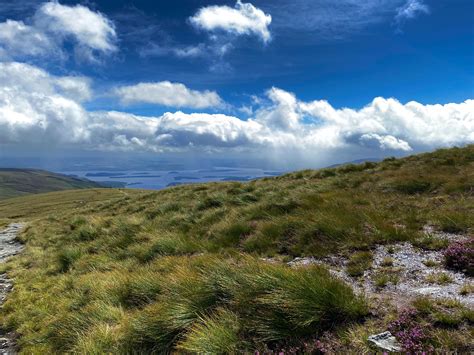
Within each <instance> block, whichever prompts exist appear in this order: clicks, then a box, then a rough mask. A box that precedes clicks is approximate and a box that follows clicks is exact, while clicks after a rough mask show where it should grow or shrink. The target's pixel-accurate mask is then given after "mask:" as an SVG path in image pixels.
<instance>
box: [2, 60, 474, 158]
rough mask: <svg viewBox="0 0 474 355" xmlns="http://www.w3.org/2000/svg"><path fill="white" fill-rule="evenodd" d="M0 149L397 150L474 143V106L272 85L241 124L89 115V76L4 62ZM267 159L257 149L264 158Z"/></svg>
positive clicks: (201, 117)
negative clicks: (304, 96)
mask: <svg viewBox="0 0 474 355" xmlns="http://www.w3.org/2000/svg"><path fill="white" fill-rule="evenodd" d="M0 81H1V82H2V86H1V87H0V146H2V149H6V147H7V149H9V150H14V149H16V148H15V147H32V148H34V147H48V148H49V147H51V146H52V145H57V146H58V147H61V148H63V147H69V146H72V147H77V148H78V149H94V150H107V151H109V150H119V151H120V150H126V151H149V152H165V151H186V152H187V151H193V150H195V149H206V150H209V149H210V150H216V151H223V150H234V151H247V152H254V153H255V152H268V151H270V152H271V151H279V152H280V153H279V154H282V156H281V158H285V154H290V153H288V152H301V153H302V154H305V155H306V156H308V157H315V156H318V155H319V154H321V152H330V151H334V150H338V151H340V150H341V149H342V150H344V149H346V151H351V152H354V151H357V150H358V149H370V150H371V151H389V152H392V151H400V152H407V151H410V150H412V149H413V150H415V149H432V148H436V147H444V146H452V145H461V144H466V143H474V100H467V101H465V102H462V103H451V104H446V105H438V104H437V105H423V104H421V103H417V102H408V103H406V104H403V103H401V102H399V101H397V100H396V99H392V98H389V99H386V98H381V97H379V98H375V99H374V100H373V101H372V102H371V103H369V104H368V105H367V106H365V107H363V108H361V109H350V108H341V109H336V108H334V107H333V106H331V105H330V104H329V103H328V102H327V101H323V100H315V101H309V102H306V101H301V100H299V99H298V98H297V97H296V96H295V95H294V94H292V93H290V92H287V91H284V90H282V89H278V88H272V89H270V90H269V91H268V92H267V93H266V95H265V96H266V97H265V98H263V99H260V100H259V101H258V105H259V106H258V107H257V108H256V110H255V111H254V112H253V113H252V117H249V118H248V119H246V120H242V119H239V118H237V117H232V116H228V115H223V114H208V113H191V114H188V113H183V112H180V111H178V112H174V113H173V112H168V113H165V114H163V115H161V116H157V117H143V116H137V115H133V114H129V113H124V112H115V111H114V112H101V111H99V112H97V111H96V112H89V111H87V110H86V109H85V108H84V107H83V106H82V105H81V103H80V101H79V100H78V98H79V97H80V96H81V94H78V93H81V92H82V93H83V94H82V97H85V96H87V95H86V93H87V90H86V89H85V88H86V87H87V85H86V84H85V83H86V81H87V80H86V79H84V78H74V77H56V76H52V75H50V74H48V73H46V72H45V71H43V70H41V69H38V68H36V67H33V66H30V65H26V64H22V63H2V64H0ZM262 154H263V153H262Z"/></svg>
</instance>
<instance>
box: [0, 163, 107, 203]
mask: <svg viewBox="0 0 474 355" xmlns="http://www.w3.org/2000/svg"><path fill="white" fill-rule="evenodd" d="M97 187H103V186H102V185H100V184H98V183H96V182H94V181H91V180H87V179H81V178H77V177H72V176H67V175H62V174H56V173H52V172H49V171H44V170H35V169H9V168H7V169H5V168H0V199H6V198H10V197H17V196H23V195H29V194H37V193H43V192H52V191H63V190H73V189H87V188H97Z"/></svg>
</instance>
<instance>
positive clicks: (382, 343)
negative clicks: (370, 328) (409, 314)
mask: <svg viewBox="0 0 474 355" xmlns="http://www.w3.org/2000/svg"><path fill="white" fill-rule="evenodd" d="M369 341H370V342H372V343H374V344H375V345H376V346H377V347H379V348H380V349H383V350H387V351H402V348H401V346H400V344H399V343H398V341H397V339H396V338H395V337H394V336H393V335H392V333H390V332H383V333H380V334H375V335H371V336H369Z"/></svg>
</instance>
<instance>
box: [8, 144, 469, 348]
mask: <svg viewBox="0 0 474 355" xmlns="http://www.w3.org/2000/svg"><path fill="white" fill-rule="evenodd" d="M48 181H49V180H48ZM58 181H60V183H61V184H63V181H62V180H59V179H58ZM64 184H66V183H65V182H64ZM473 193H474V146H472V145H471V146H467V147H464V148H452V149H444V150H438V151H436V152H433V153H427V154H422V155H415V156H410V157H407V158H403V159H395V158H389V159H386V160H384V161H382V162H380V163H373V162H366V163H363V164H359V165H344V166H340V167H336V168H331V169H323V170H307V171H299V172H295V173H291V174H287V175H284V176H279V177H273V178H264V179H260V180H255V181H251V182H248V183H237V182H229V183H207V184H195V185H186V186H178V187H173V188H168V189H166V190H162V191H144V190H122V189H93V190H79V191H78V190H75V191H61V192H53V193H48V194H40V195H32V196H23V197H19V198H14V199H8V200H5V201H0V224H1V225H6V224H8V223H10V222H13V221H22V222H27V223H28V226H27V227H26V229H25V230H24V231H23V233H22V234H21V235H20V240H21V241H22V242H23V243H25V250H24V252H23V253H22V254H21V255H19V256H17V257H15V258H13V259H12V260H10V261H9V262H8V263H7V264H5V265H4V266H1V268H0V273H1V272H2V270H3V271H5V272H7V273H8V275H9V276H10V277H11V278H12V280H13V281H14V283H15V287H14V289H13V291H12V293H11V294H10V295H9V297H8V300H7V302H6V303H5V305H4V307H3V308H2V309H1V310H0V323H3V326H4V327H5V328H7V329H9V330H12V331H15V332H16V333H18V345H19V347H20V349H21V350H22V351H23V352H24V353H60V352H75V353H91V354H92V353H96V354H99V353H111V352H112V353H162V352H165V353H166V352H173V351H178V352H191V353H194V352H197V353H234V352H255V351H260V352H265V353H272V352H280V351H283V352H287V353H291V352H292V351H293V352H313V353H324V352H325V351H327V349H330V350H331V351H334V352H339V353H355V352H361V353H371V352H372V353H373V352H374V350H375V349H374V348H373V347H372V345H371V344H370V343H369V342H368V341H367V338H368V336H369V335H370V334H376V333H380V332H383V331H385V330H387V329H389V328H390V327H394V326H393V324H394V323H393V322H394V320H396V319H405V318H406V317H405V318H403V317H404V316H401V315H399V314H398V312H399V309H400V308H401V307H402V306H403V307H404V306H407V307H408V305H411V306H410V307H414V308H415V309H416V312H418V313H416V314H417V316H416V317H418V318H416V319H415V318H413V319H414V320H413V324H420V325H421V326H422V327H423V330H424V332H425V333H424V335H423V338H417V340H416V341H419V342H420V344H421V345H420V346H422V348H423V349H440V350H441V351H454V350H459V351H461V352H464V351H466V352H469V351H471V350H473V349H472V344H471V340H470V339H472V337H471V336H472V329H473V328H472V324H473V322H474V316H473V312H472V310H469V309H468V308H466V307H464V306H463V305H462V304H460V303H456V301H455V300H452V302H451V303H436V302H435V301H432V300H429V299H427V298H420V299H418V298H417V299H406V300H405V301H406V302H405V301H404V302H405V303H406V304H405V303H403V302H401V301H400V300H398V302H399V304H396V305H393V306H389V305H387V304H384V303H383V302H382V303H380V302H381V301H380V300H381V297H370V296H368V295H364V294H361V293H358V292H356V288H357V287H358V284H359V283H362V281H363V280H364V279H363V277H364V272H366V271H367V270H369V269H370V268H371V263H372V259H373V258H374V257H373V255H374V253H375V250H376V248H377V247H379V246H384V247H385V246H386V247H387V248H388V247H391V246H393V245H399V243H410V245H413V246H414V247H416V248H418V249H419V250H425V251H430V252H431V251H432V250H442V248H445V247H446V245H444V244H443V245H441V244H440V243H438V241H437V240H435V239H434V238H432V237H431V236H430V235H427V234H426V232H425V231H426V227H427V226H430V228H431V229H432V230H435V231H437V233H438V232H439V233H441V234H442V233H444V234H446V235H448V236H451V235H460V236H462V237H463V238H471V240H472V232H473V228H474V219H473V218H472V216H473V215H474V198H473ZM463 240H464V239H463ZM418 249H417V250H418ZM466 255H468V254H466ZM300 257H311V258H314V259H315V260H319V261H321V263H324V262H326V261H327V260H328V259H330V258H335V257H337V258H340V259H341V260H346V259H347V260H349V262H348V277H347V280H346V279H343V278H338V277H336V276H335V275H334V273H333V272H330V271H328V269H327V268H326V267H325V266H324V265H323V266H321V265H320V264H318V263H313V264H310V265H301V266H291V265H292V263H294V262H295V261H297V260H299V259H297V258H300ZM468 257H469V255H468ZM388 259H389V257H387V260H384V261H383V262H384V263H385V264H386V267H385V268H386V271H387V275H389V274H388V272H389V271H390V272H392V273H396V272H400V270H398V271H397V270H396V269H395V268H394V267H392V266H390V260H388ZM349 267H350V268H351V269H350V270H349ZM384 270H385V269H384ZM463 272H467V271H466V270H463ZM384 275H385V274H384ZM390 275H392V274H390ZM390 275H389V276H390ZM389 276H387V277H389ZM390 277H391V276H390ZM470 280H471V281H472V278H471V279H470ZM435 281H436V280H435ZM441 281H442V280H441ZM441 281H439V282H441ZM390 282H393V283H395V282H396V281H395V278H393V279H390ZM436 282H438V281H436ZM378 286H380V287H383V286H384V285H382V283H380V285H378ZM463 292H466V293H468V294H469V293H471V292H473V286H472V285H471V286H469V285H467V286H466V289H465V291H463ZM412 302H413V303H412ZM443 302H444V301H443ZM410 309H411V308H410ZM411 316H412V315H411V313H410V317H411ZM397 317H401V318H397ZM413 317H415V316H413ZM400 322H401V321H400ZM396 324H398V323H396ZM390 329H392V328H390ZM410 329H411V328H410ZM397 334H398V333H397ZM404 346H405V345H404Z"/></svg>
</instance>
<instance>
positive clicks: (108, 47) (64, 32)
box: [35, 2, 117, 53]
mask: <svg viewBox="0 0 474 355" xmlns="http://www.w3.org/2000/svg"><path fill="white" fill-rule="evenodd" d="M35 25H36V26H37V27H39V28H42V29H44V30H45V31H46V32H51V33H53V34H56V35H58V36H72V37H73V38H74V39H75V40H76V41H77V42H78V44H79V45H81V46H84V47H86V48H90V49H92V50H97V51H100V52H104V53H107V52H114V51H116V50H117V47H116V46H115V44H114V41H115V39H116V33H115V29H114V25H113V23H112V22H111V21H110V20H109V19H108V18H107V17H105V16H104V15H102V14H101V13H99V12H94V11H91V10H90V9H89V8H87V7H85V6H82V5H76V6H66V5H61V4H59V3H57V2H47V3H45V4H44V5H43V6H41V7H40V8H39V9H38V11H37V12H36V14H35Z"/></svg>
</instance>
